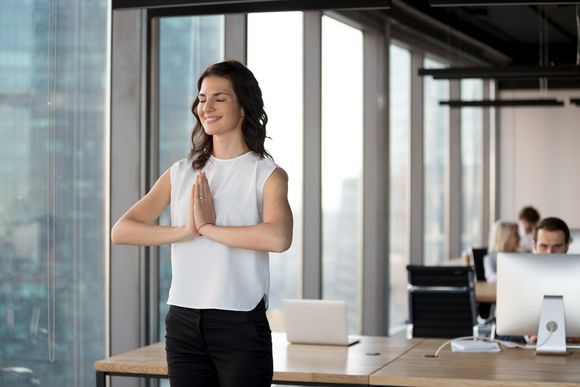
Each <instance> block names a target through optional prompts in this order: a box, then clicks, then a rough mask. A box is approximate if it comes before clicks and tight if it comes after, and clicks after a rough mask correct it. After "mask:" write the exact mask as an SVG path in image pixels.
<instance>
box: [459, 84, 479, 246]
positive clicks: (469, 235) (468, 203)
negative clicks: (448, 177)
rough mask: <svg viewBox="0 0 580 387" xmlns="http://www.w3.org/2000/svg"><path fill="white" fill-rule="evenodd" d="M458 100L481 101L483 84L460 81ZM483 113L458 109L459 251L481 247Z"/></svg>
mask: <svg viewBox="0 0 580 387" xmlns="http://www.w3.org/2000/svg"><path fill="white" fill-rule="evenodd" d="M461 99H463V100H481V99H483V81H481V80H476V79H466V80H462V81H461ZM482 149H483V109H482V108H462V109H461V185H462V191H461V192H462V195H461V217H462V225H461V249H462V251H464V252H465V251H469V249H471V247H478V246H481V245H482V243H483V241H482V240H481V236H482V230H481V227H482V217H483V213H482V212H483V200H482V193H483V187H482V184H483V164H482V163H483V154H482Z"/></svg>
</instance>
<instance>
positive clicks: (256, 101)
mask: <svg viewBox="0 0 580 387" xmlns="http://www.w3.org/2000/svg"><path fill="white" fill-rule="evenodd" d="M209 76H216V77H220V78H226V79H228V80H229V81H230V82H231V83H232V87H233V89H234V93H235V94H236V97H237V99H238V103H239V104H240V107H241V108H242V109H243V111H244V118H243V121H242V135H243V137H244V141H245V142H246V145H247V146H248V148H249V149H250V150H251V151H253V152H255V153H257V154H259V155H260V156H262V157H265V156H266V157H268V158H270V159H272V156H271V155H270V154H269V153H268V152H267V151H266V149H265V148H264V141H265V140H266V124H267V123H268V115H267V114H266V112H265V111H264V101H263V99H262V90H261V89H260V86H259V85H258V81H257V80H256V78H255V77H254V74H253V73H252V72H251V71H250V70H249V69H248V68H247V67H246V66H244V65H243V64H242V63H240V62H238V61H235V60H227V61H224V62H219V63H215V64H213V65H211V66H209V67H208V68H207V69H205V71H204V72H203V73H202V74H201V75H200V77H199V79H198V80H197V90H200V89H201V84H202V82H203V80H204V79H205V78H207V77H209ZM198 105H199V96H196V97H195V101H193V105H192V106H191V112H192V113H193V115H194V116H195V118H196V120H197V122H196V124H195V126H194V127H193V130H192V132H191V150H190V151H189V156H188V158H189V160H190V161H191V166H192V167H193V169H196V170H199V169H202V168H203V167H204V166H205V164H206V163H207V160H209V157H210V156H211V154H212V152H213V137H212V136H209V135H208V134H207V133H205V130H204V129H203V126H202V125H201V120H200V119H199V115H198V114H197V106H198Z"/></svg>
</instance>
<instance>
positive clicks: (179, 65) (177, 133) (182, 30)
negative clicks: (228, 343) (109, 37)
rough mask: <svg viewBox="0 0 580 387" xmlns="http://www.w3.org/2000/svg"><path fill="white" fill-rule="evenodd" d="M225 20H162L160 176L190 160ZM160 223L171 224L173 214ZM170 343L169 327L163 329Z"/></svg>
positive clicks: (163, 259) (163, 281) (166, 258)
mask: <svg viewBox="0 0 580 387" xmlns="http://www.w3.org/2000/svg"><path fill="white" fill-rule="evenodd" d="M223 19H224V18H223V16H195V17H172V18H164V19H161V20H160V23H159V24H160V27H159V28H160V37H159V40H160V42H159V55H160V57H159V166H158V168H159V169H158V171H159V174H161V173H163V172H164V171H165V170H166V169H167V168H169V167H171V165H172V164H173V163H174V162H176V161H177V160H180V159H182V158H184V157H187V154H188V153H189V149H190V147H191V142H190V141H191V140H190V134H191V129H192V128H193V125H194V124H195V117H194V116H193V114H192V113H191V104H192V103H193V100H194V99H195V95H196V93H197V84H196V83H197V78H198V77H199V75H200V74H201V73H202V71H203V70H205V69H206V67H207V66H209V65H210V64H212V63H215V62H219V61H221V60H223V45H224V38H223ZM159 223H160V224H163V225H169V224H170V216H169V210H168V209H167V210H166V211H165V212H164V213H163V215H162V216H161V218H160V219H159ZM170 252H171V246H169V245H165V246H161V247H159V321H160V322H163V321H165V315H166V314H167V311H168V309H169V308H168V305H167V295H168V294H169V287H170V285H171V259H170V255H171V254H170ZM159 335H160V336H159V337H161V338H163V337H165V324H163V323H160V324H159Z"/></svg>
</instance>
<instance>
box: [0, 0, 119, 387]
mask: <svg viewBox="0 0 580 387" xmlns="http://www.w3.org/2000/svg"><path fill="white" fill-rule="evenodd" d="M80 15H85V17H80ZM87 15H90V17H89V16H87ZM57 17H58V23H57V22H56V18H57ZM106 36H107V2H106V1H103V0H99V1H92V2H87V1H84V2H80V3H79V2H77V1H73V0H62V1H60V2H58V4H57V2H46V1H31V0H3V1H2V2H1V3H0V93H1V102H0V122H1V124H0V138H1V141H0V385H2V386H7V387H8V386H25V385H42V386H49V387H50V386H52V387H62V386H93V385H95V372H94V368H93V364H94V362H95V361H96V360H98V359H100V358H103V357H104V356H105V342H106V338H105V318H104V316H105V289H104V284H105V280H104V273H105V268H104V264H105V259H104V244H103V240H104V237H105V236H104V232H103V230H104V216H103V215H104V212H105V211H104V200H103V195H104V186H103V181H104V176H103V171H104V168H103V166H104V159H103V155H104V154H105V146H106V145H105V139H104V134H105V132H104V129H105V110H104V109H105V99H106V98H105V92H106V82H105V79H106V63H107V58H106V53H107V44H106V43H107V42H106Z"/></svg>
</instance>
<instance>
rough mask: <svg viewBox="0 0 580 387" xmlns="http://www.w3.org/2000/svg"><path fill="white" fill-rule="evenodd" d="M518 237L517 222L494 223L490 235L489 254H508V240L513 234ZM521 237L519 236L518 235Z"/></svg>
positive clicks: (500, 221)
mask: <svg viewBox="0 0 580 387" xmlns="http://www.w3.org/2000/svg"><path fill="white" fill-rule="evenodd" d="M514 233H515V234H516V235H518V224H517V223H515V222H505V221H502V220H498V221H497V222H495V223H494V225H493V226H492V228H491V232H490V233H489V244H488V252H490V253H500V252H506V246H507V244H508V240H509V239H510V237H511V235H512V234H514ZM518 236H519V235H518Z"/></svg>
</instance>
